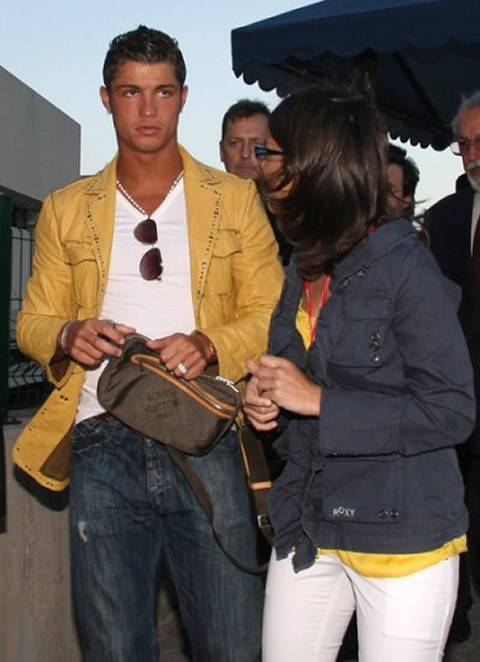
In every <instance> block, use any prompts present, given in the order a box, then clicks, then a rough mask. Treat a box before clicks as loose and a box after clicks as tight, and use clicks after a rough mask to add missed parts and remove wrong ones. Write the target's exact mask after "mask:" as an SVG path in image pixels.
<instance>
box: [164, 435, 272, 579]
mask: <svg viewBox="0 0 480 662" xmlns="http://www.w3.org/2000/svg"><path fill="white" fill-rule="evenodd" d="M165 448H166V449H167V451H168V454H169V455H170V457H171V458H172V460H173V461H174V462H175V464H176V465H177V467H178V468H179V469H180V471H181V472H182V474H183V475H184V477H185V479H186V481H187V482H188V484H189V485H190V487H191V489H192V491H193V493H194V494H195V496H196V497H197V499H198V501H199V503H200V505H201V506H202V508H203V510H204V512H205V515H206V516H207V519H208V521H209V522H210V526H211V527H212V532H213V537H214V539H215V542H216V543H217V545H218V546H219V547H220V549H221V550H222V552H223V553H224V554H225V556H226V557H227V558H228V559H229V561H231V562H232V563H233V565H234V566H235V567H236V568H238V569H239V570H241V571H242V572H248V573H249V574H251V575H261V574H263V573H264V572H265V571H266V569H267V566H268V563H264V564H263V565H260V566H255V567H249V566H245V565H243V564H242V563H240V561H238V560H237V559H236V558H235V557H234V556H232V554H230V552H229V551H228V550H226V549H225V547H224V546H223V543H222V541H221V540H220V536H219V534H218V532H217V531H216V529H215V525H214V523H213V506H212V502H211V501H210V497H209V496H208V493H207V490H206V489H205V486H204V484H203V483H202V481H201V480H200V478H199V476H198V475H197V473H196V472H195V471H194V469H193V468H192V467H191V465H190V464H189V462H188V459H187V457H186V455H185V453H182V451H179V450H177V449H176V448H173V446H165Z"/></svg>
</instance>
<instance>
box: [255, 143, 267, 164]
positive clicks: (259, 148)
mask: <svg viewBox="0 0 480 662" xmlns="http://www.w3.org/2000/svg"><path fill="white" fill-rule="evenodd" d="M255 156H256V158H257V160H258V161H264V160H265V157H266V156H267V153H266V150H265V147H263V145H255Z"/></svg>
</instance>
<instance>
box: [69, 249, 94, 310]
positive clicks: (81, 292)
mask: <svg viewBox="0 0 480 662" xmlns="http://www.w3.org/2000/svg"><path fill="white" fill-rule="evenodd" d="M63 248H64V253H65V261H66V263H67V264H68V265H69V266H70V268H71V272H72V301H73V303H74V305H75V306H76V307H82V308H94V307H95V305H96V301H97V289H98V267H97V262H96V260H95V253H94V249H93V246H92V245H91V244H89V243H87V242H79V241H75V242H74V241H69V242H65V243H64V246H63Z"/></svg>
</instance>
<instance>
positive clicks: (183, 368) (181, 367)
mask: <svg viewBox="0 0 480 662" xmlns="http://www.w3.org/2000/svg"><path fill="white" fill-rule="evenodd" d="M177 370H180V372H181V373H182V375H186V374H187V372H188V368H187V367H186V366H185V365H184V364H183V363H181V362H180V363H178V364H177Z"/></svg>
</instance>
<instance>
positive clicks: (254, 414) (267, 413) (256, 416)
mask: <svg viewBox="0 0 480 662" xmlns="http://www.w3.org/2000/svg"><path fill="white" fill-rule="evenodd" d="M247 367H248V369H249V371H250V373H251V374H252V377H251V379H250V381H249V382H248V384H247V389H246V391H245V396H244V399H243V411H244V412H245V415H246V417H247V418H248V420H249V421H250V423H251V424H252V425H253V427H254V428H255V429H256V430H259V431H262V432H266V431H268V430H274V429H275V428H276V427H277V421H276V420H275V419H276V418H277V416H278V414H279V412H280V409H279V407H277V405H276V404H274V403H273V402H272V401H271V400H269V399H268V398H265V397H262V396H261V395H260V392H259V390H258V379H257V377H256V373H257V371H258V370H259V368H260V366H259V365H258V364H257V363H255V361H253V360H252V359H249V360H248V361H247Z"/></svg>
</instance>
